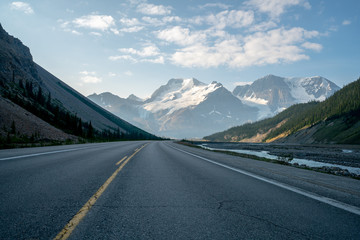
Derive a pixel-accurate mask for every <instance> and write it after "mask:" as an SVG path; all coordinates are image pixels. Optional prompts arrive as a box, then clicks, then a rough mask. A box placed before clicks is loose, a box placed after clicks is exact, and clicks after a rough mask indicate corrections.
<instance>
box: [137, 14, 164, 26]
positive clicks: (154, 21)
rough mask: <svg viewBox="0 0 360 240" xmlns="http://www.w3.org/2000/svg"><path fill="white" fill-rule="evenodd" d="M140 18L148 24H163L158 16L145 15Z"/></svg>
mask: <svg viewBox="0 0 360 240" xmlns="http://www.w3.org/2000/svg"><path fill="white" fill-rule="evenodd" d="M142 20H143V21H144V22H146V23H148V24H150V25H151V26H153V27H154V26H162V25H165V23H164V22H163V21H161V20H160V19H158V18H152V17H148V16H145V17H143V18H142Z"/></svg>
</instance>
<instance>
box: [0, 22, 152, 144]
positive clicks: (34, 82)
mask: <svg viewBox="0 0 360 240" xmlns="http://www.w3.org/2000/svg"><path fill="white" fill-rule="evenodd" d="M29 86H31V87H29ZM29 89H31V90H29ZM0 95H1V96H2V97H3V98H4V101H2V103H3V104H4V106H5V105H6V106H7V109H8V110H7V111H1V116H0V118H9V117H10V116H12V115H11V114H9V113H8V112H10V111H11V110H10V109H11V107H13V111H18V109H19V106H16V105H17V104H20V105H21V106H22V109H23V110H22V111H32V112H33V113H34V114H35V112H36V111H37V112H38V113H39V112H42V113H46V114H45V115H46V116H45V115H44V114H43V115H42V116H40V115H41V114H38V115H39V116H37V117H38V118H34V117H32V118H31V121H30V118H29V117H27V116H30V115H33V114H30V113H28V114H22V115H23V116H24V117H23V118H20V117H19V116H20V115H19V114H17V115H16V116H15V115H14V118H15V117H16V119H18V120H17V121H18V123H17V125H20V124H21V125H22V126H24V127H23V128H18V130H20V129H29V128H30V129H31V126H32V125H34V122H36V121H37V120H36V119H40V118H41V119H42V120H43V122H42V123H41V126H45V123H46V121H50V120H49V119H51V118H54V117H53V116H54V114H53V112H50V110H49V109H50V107H47V106H45V104H44V103H45V100H46V99H51V101H49V105H48V106H51V107H52V108H58V109H60V110H61V111H63V112H67V113H69V114H72V115H74V116H76V117H77V118H79V119H81V120H82V121H83V122H84V123H90V122H91V124H92V126H93V127H94V128H95V129H96V130H99V131H112V132H113V131H119V132H120V133H121V134H126V135H127V136H131V137H134V138H139V136H141V137H144V138H149V139H152V138H153V137H155V136H153V135H151V134H149V133H147V132H145V131H143V130H141V129H138V128H136V127H135V126H133V125H131V124H129V123H128V122H126V121H124V120H122V119H120V118H119V117H117V116H115V115H113V114H112V113H110V112H108V111H106V110H104V109H103V108H101V107H99V106H98V105H96V104H94V103H93V102H92V101H90V100H89V99H88V98H86V97H84V96H83V95H81V94H80V93H78V92H77V91H76V90H74V89H72V88H71V87H70V86H68V85H66V84H65V83H64V82H62V81H61V80H60V79H58V78H56V77H55V76H53V75H52V74H50V73H49V72H48V71H46V70H45V69H43V68H42V67H41V66H39V65H37V64H36V63H35V62H34V61H33V58H32V55H31V53H30V49H29V48H28V47H26V46H24V45H23V44H22V42H21V41H20V40H19V39H17V38H14V37H13V36H10V35H9V34H8V33H7V32H6V31H5V30H4V29H3V28H2V26H1V25H0ZM50 97H51V98H50ZM5 100H6V101H5ZM8 100H11V101H12V103H11V104H10V103H9V101H8ZM31 109H32V110H31ZM34 109H35V110H34ZM39 109H40V110H39ZM7 113H8V114H7ZM46 118H47V119H48V120H45V119H46ZM13 120H14V119H13ZM4 122H6V123H8V122H12V121H4ZM26 124H27V125H29V126H28V127H27V126H25V125H26ZM4 128H6V129H10V126H5V127H4ZM46 128H47V129H51V128H48V127H46ZM53 128H54V127H53ZM39 129H41V128H39ZM7 131H8V130H7ZM48 132H49V131H48ZM22 134H25V135H28V133H27V132H26V131H24V132H23V133H22V132H19V134H18V135H22ZM0 135H1V132H0ZM58 135H59V134H58ZM60 135H61V134H60ZM60 135H59V136H60ZM0 137H1V136H0ZM44 138H47V139H49V137H48V136H44ZM62 139H63V136H61V137H60V138H59V140H62Z"/></svg>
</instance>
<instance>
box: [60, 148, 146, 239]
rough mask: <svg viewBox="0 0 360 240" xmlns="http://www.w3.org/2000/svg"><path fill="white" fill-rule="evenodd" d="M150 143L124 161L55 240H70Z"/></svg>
mask: <svg viewBox="0 0 360 240" xmlns="http://www.w3.org/2000/svg"><path fill="white" fill-rule="evenodd" d="M146 145H148V143H146V144H144V145H143V146H142V147H140V149H138V150H137V151H135V152H134V153H133V154H132V155H131V156H130V157H128V158H127V159H126V161H124V162H123V163H122V164H121V165H120V167H118V168H117V169H116V170H115V172H114V173H113V174H112V175H111V176H110V177H109V178H108V180H106V182H105V183H104V184H103V185H102V186H101V187H100V188H99V189H98V190H97V192H96V193H95V194H94V195H93V196H92V197H91V198H90V199H89V201H87V202H86V203H85V205H84V206H83V207H82V208H81V209H80V210H79V211H78V212H77V213H76V215H75V216H74V217H73V218H72V219H71V220H70V221H69V222H68V223H67V224H66V225H65V227H64V228H63V229H62V230H61V231H60V232H59V234H58V235H56V237H55V238H54V240H59V239H62V240H65V239H68V238H69V236H70V234H71V233H72V232H73V231H74V229H75V228H76V227H77V225H78V224H79V223H80V221H81V220H82V219H83V218H84V217H85V216H86V214H87V213H88V212H89V211H90V209H91V207H92V206H93V205H94V204H95V203H96V200H98V199H99V197H100V196H101V194H103V192H104V191H105V190H106V188H107V187H108V186H109V184H110V183H111V182H112V181H113V180H114V179H115V177H116V175H117V174H118V173H119V172H120V171H121V169H123V167H124V166H125V165H126V164H127V163H128V162H129V161H130V159H131V158H133V157H134V156H135V155H136V154H137V153H138V152H139V151H140V150H141V149H143V148H144V147H145V146H146Z"/></svg>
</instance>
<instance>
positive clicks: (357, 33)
mask: <svg viewBox="0 0 360 240" xmlns="http://www.w3.org/2000/svg"><path fill="white" fill-rule="evenodd" d="M359 16H360V1H358V0H343V1H337V0H326V1H325V0H324V1H321V0H246V1H240V0H238V1H225V0H222V1H216V0H215V1H211V0H207V1H203V0H182V1H164V0H161V1H160V0H124V1H120V0H104V1H96V0H88V1H86V0H84V1H76V0H61V1H60V0H56V1H55V0H33V1H30V0H29V1H8V0H2V1H1V3H0V23H1V25H2V26H3V28H4V29H5V30H6V31H7V32H8V33H9V34H10V35H13V36H15V37H17V38H19V39H20V40H21V41H22V42H23V43H24V44H25V45H26V46H28V47H29V48H30V50H31V53H32V55H33V58H34V61H35V62H36V63H38V64H39V65H41V66H42V67H44V68H45V69H46V70H48V71H49V72H50V73H52V74H54V75H55V76H56V77H58V78H60V79H61V80H62V81H64V82H65V83H67V84H69V85H70V86H71V87H73V88H75V89H76V90H77V91H79V92H80V93H82V94H84V95H86V96H87V95H89V94H92V93H97V94H99V93H102V92H112V93H114V94H116V95H118V96H120V97H127V96H128V95H130V94H135V95H137V96H138V97H141V98H147V97H149V96H150V95H151V94H152V93H153V92H154V91H155V90H156V89H157V88H158V87H160V85H164V84H166V83H167V81H168V80H169V79H171V78H192V77H193V78H196V79H198V80H200V81H202V82H204V83H211V82H213V81H217V82H220V83H222V84H223V85H224V86H225V87H226V88H228V90H230V91H232V90H233V89H234V87H235V86H236V85H242V84H246V83H251V82H253V81H255V80H256V79H259V78H261V77H263V76H265V75H268V74H274V75H277V76H281V77H310V76H322V77H325V78H327V79H329V80H331V81H333V82H334V83H336V84H337V85H338V86H340V87H343V86H344V85H346V84H348V83H350V82H352V81H355V80H357V79H358V78H359V77H360V68H359V66H360V46H359V43H360V19H359Z"/></svg>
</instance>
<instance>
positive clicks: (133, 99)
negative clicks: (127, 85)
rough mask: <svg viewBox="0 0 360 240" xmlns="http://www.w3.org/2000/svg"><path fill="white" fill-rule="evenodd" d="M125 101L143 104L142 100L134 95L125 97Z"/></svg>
mask: <svg viewBox="0 0 360 240" xmlns="http://www.w3.org/2000/svg"><path fill="white" fill-rule="evenodd" d="M127 100H131V101H136V102H143V101H144V100H143V99H141V98H139V97H138V96H136V95H134V94H130V95H129V96H128V97H127Z"/></svg>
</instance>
